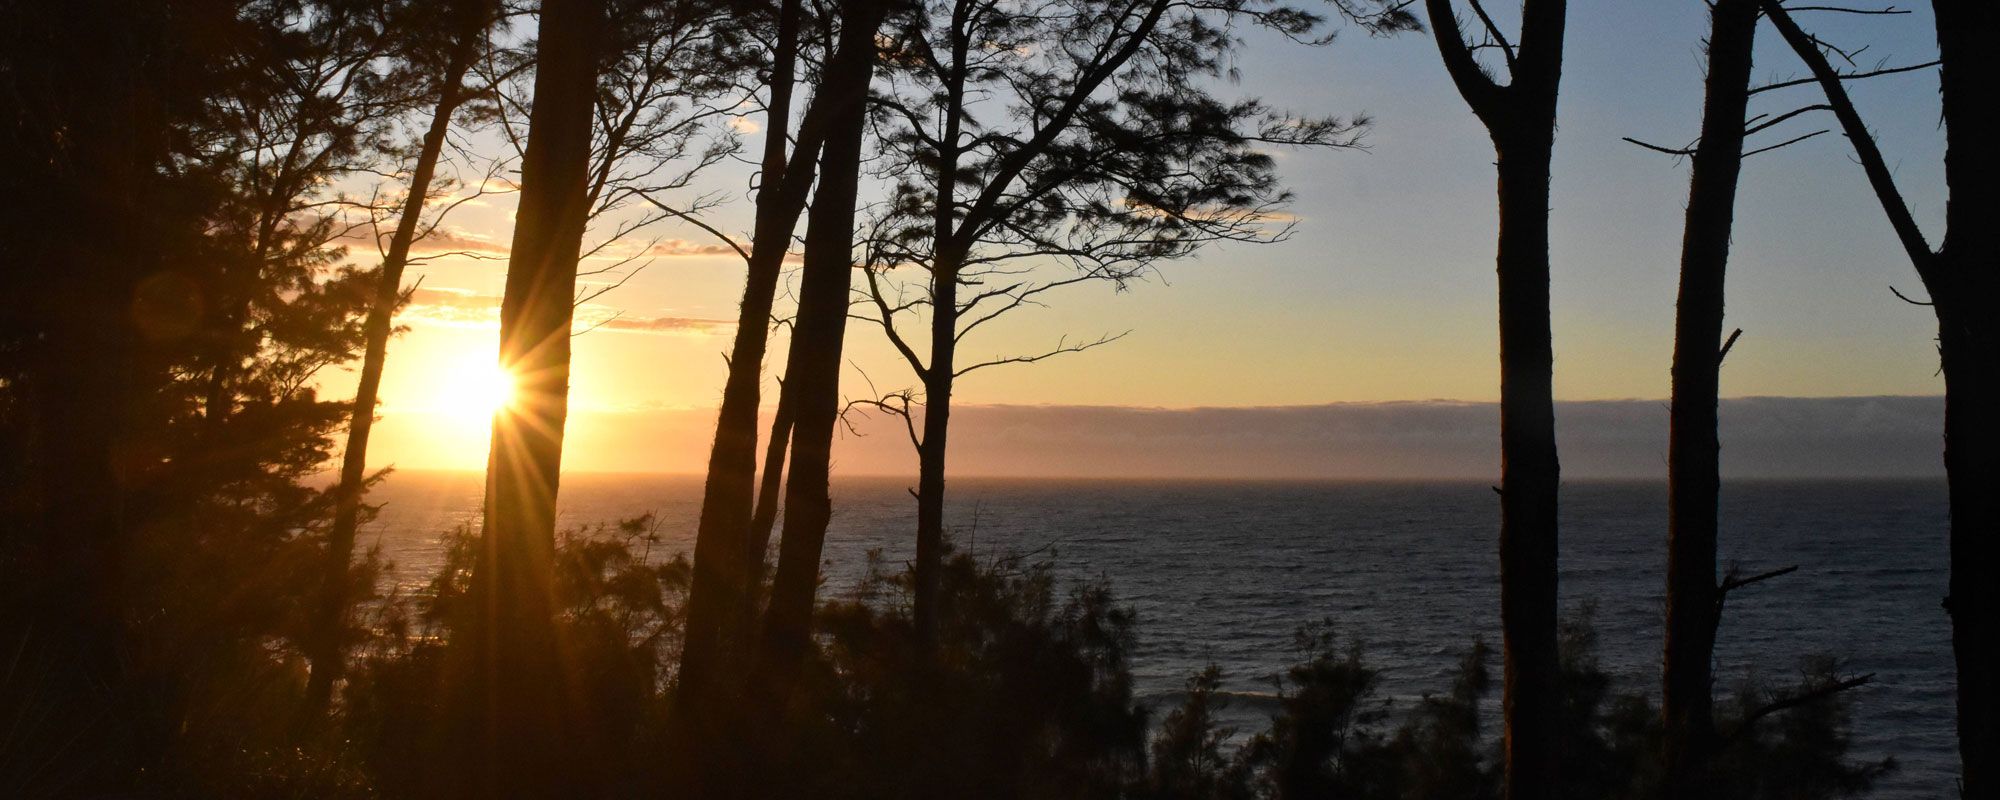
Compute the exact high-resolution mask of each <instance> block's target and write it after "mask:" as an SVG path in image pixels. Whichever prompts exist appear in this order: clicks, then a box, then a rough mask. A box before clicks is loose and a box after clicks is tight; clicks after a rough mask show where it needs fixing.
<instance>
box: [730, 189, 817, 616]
mask: <svg viewBox="0 0 2000 800" xmlns="http://www.w3.org/2000/svg"><path fill="white" fill-rule="evenodd" d="M806 224H807V226H808V228H807V232H806V236H807V238H808V239H810V238H811V236H812V232H811V227H810V226H811V224H812V223H811V222H810V221H808V222H807V223H806ZM807 248H808V250H810V248H811V244H810V242H808V244H807ZM808 258H810V256H808ZM801 291H803V289H802V290H801ZM799 302H800V304H801V305H803V304H804V302H805V301H804V299H803V298H801V299H800V301H799ZM798 330H799V329H798V324H797V322H796V321H794V323H793V325H792V335H793V336H794V337H797V336H798ZM793 341H794V344H793V345H792V346H793V347H794V348H796V347H797V346H798V345H797V344H796V342H797V339H796V338H794V340H793ZM785 370H786V371H785V376H786V378H785V379H786V381H787V383H786V384H785V385H784V386H781V387H779V389H778V410H777V412H776V413H774V414H773V415H772V416H771V441H770V442H768V443H766V444H765V446H764V479H763V480H762V481H761V482H759V483H758V485H757V510H756V511H755V512H754V513H752V514H751V515H750V540H749V541H748V542H746V545H747V546H746V547H744V549H743V558H744V563H745V565H746V566H748V567H749V575H748V576H747V577H746V578H745V579H744V581H743V597H744V607H745V609H746V612H745V613H746V615H747V616H745V617H744V619H745V620H746V624H747V620H750V619H753V618H754V617H755V614H754V613H752V612H751V611H749V610H748V609H750V607H751V606H753V605H755V603H754V602H753V601H754V599H755V597H756V593H757V588H758V584H761V583H763V581H764V554H765V551H767V550H769V549H770V548H771V531H772V529H774V528H776V527H777V524H778V494H779V493H780V492H783V491H784V490H785V447H786V446H787V445H789V444H791V441H792V417H793V416H794V412H795V407H796V406H797V405H798V403H797V401H796V400H794V399H793V398H792V388H791V384H790V380H791V374H792V373H791V368H790V367H789V366H787V367H786V368H785Z"/></svg>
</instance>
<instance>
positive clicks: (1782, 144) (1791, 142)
mask: <svg viewBox="0 0 2000 800" xmlns="http://www.w3.org/2000/svg"><path fill="white" fill-rule="evenodd" d="M1826 132H1827V130H1826V129H1825V128H1821V129H1819V130H1816V131H1813V132H1812V133H1808V134H1806V135H1804V136H1795V137H1792V138H1790V139H1786V140H1784V141H1782V142H1779V143H1777V144H1774V145H1770V146H1768V147H1759V148H1757V149H1755V150H1745V151H1743V157H1744V158H1749V157H1751V156H1754V155H1756V154H1758V153H1769V152H1771V151H1772V150H1776V149H1778V148H1780V147H1788V146H1791V145H1795V144H1798V143H1799V142H1803V141H1805V140H1807V139H1811V138H1813V137H1814V136H1818V135H1820V134H1822V133H1826Z"/></svg>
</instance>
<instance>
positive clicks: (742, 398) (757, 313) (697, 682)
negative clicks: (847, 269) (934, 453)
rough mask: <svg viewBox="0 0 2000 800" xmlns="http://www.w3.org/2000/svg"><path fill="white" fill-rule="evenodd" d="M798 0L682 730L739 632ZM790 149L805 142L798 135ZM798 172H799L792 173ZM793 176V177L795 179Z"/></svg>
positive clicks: (707, 522) (690, 622) (698, 552)
mask: <svg viewBox="0 0 2000 800" xmlns="http://www.w3.org/2000/svg"><path fill="white" fill-rule="evenodd" d="M799 17H800V5H799V0H784V2H783V4H782V6H781V7H780V9H779V16H778V20H779V21H778V49H777V52H776V54H775V58H774V60H773V64H772V68H771V99H770V105H769V114H768V115H767V122H766V124H767V126H768V128H769V130H768V132H767V138H766V140H765V148H764V159H763V166H764V171H763V176H762V181H763V182H762V185H760V186H759V187H758V191H757V217H756V222H755V224H754V226H753V229H752V233H751V235H752V237H753V241H752V242H751V249H750V258H749V259H748V262H749V263H748V264H747V267H748V276H747V278H746V279H745V282H744V287H743V303H742V306H741V308H740V311H739V314H738V316H737V322H736V340H735V342H734V344H733V345H732V347H731V349H730V355H729V375H728V378H727V380H726V382H725V383H724V385H723V390H722V408H721V410H720V411H719V412H718V414H717V415H716V422H715V442H714V444H713V446H712V447H711V448H710V450H709V456H708V478H707V482H706V483H705V484H704V486H703V490H702V502H701V519H700V521H699V523H697V526H696V530H695V544H694V575H693V577H692V582H691V585H690V587H689V590H688V601H687V623H686V629H685V633H684V637H683V644H682V646H681V662H680V674H679V686H678V687H677V689H676V691H675V693H674V717H675V719H676V723H675V725H676V727H677V728H679V729H680V730H682V731H684V732H686V733H687V734H688V736H692V737H710V736H713V735H714V731H715V729H716V727H717V725H718V723H719V720H718V719H715V718H714V716H715V715H714V714H713V713H711V709H712V708H713V707H714V706H716V705H718V704H719V703H720V701H721V700H722V697H721V695H724V694H726V692H725V691H724V687H722V686H721V685H720V684H719V678H720V676H721V675H723V674H726V673H727V672H728V670H727V669H726V665H725V664H724V661H725V659H726V653H727V652H728V651H730V650H734V649H736V648H734V647H733V645H734V644H735V643H736V642H735V639H736V638H737V637H738V636H739V635H740V632H739V631H735V630H731V625H730V623H731V622H732V621H738V618H739V617H740V616H741V615H740V614H738V613H737V612H738V611H740V610H741V608H742V599H741V598H739V597H737V593H738V592H739V591H740V590H742V588H743V587H744V585H745V576H746V575H747V574H748V572H749V570H748V569H746V568H745V562H746V561H747V558H746V551H747V550H748V544H747V542H746V540H747V539H748V535H749V530H750V517H751V513H752V508H751V506H752V504H753V503H754V502H755V497H754V494H755V491H756V478H757V404H758V396H759V390H760V387H759V384H760V382H761V381H762V378H763V366H764V351H765V347H766V345H767V344H768V342H769V339H770V329H771V304H772V301H773V299H774V295H775V294H776V292H777V287H778V276H779V272H780V271H781V269H782V268H783V266H784V260H785V254H786V253H787V252H789V250H790V249H791V241H792V229H793V228H794V227H796V226H797V224H798V218H799V213H800V212H801V211H803V210H804V206H805V186H806V185H810V184H811V182H812V172H813V169H812V164H811V163H810V162H809V161H808V162H807V163H804V164H801V163H798V162H799V159H798V153H796V152H795V153H793V154H792V156H790V157H789V158H788V157H787V155H786V152H785V145H786V137H785V136H784V135H783V134H784V132H785V131H788V130H790V129H791V98H792V91H793V82H794V70H795V69H796V61H797V55H798V40H799ZM799 149H800V150H806V149H807V148H806V147H805V146H804V143H803V142H801V146H800V148H799ZM800 173H803V174H802V175H801V174H800ZM801 181H803V185H801Z"/></svg>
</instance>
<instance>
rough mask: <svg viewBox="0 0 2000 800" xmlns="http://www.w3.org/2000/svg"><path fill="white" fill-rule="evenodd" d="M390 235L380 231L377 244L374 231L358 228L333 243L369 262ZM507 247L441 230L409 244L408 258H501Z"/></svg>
mask: <svg viewBox="0 0 2000 800" xmlns="http://www.w3.org/2000/svg"><path fill="white" fill-rule="evenodd" d="M392 233H394V228H387V227H385V228H383V229H381V231H380V232H379V234H380V236H381V239H380V240H379V241H378V240H377V239H376V236H377V234H378V232H377V231H376V230H374V229H372V228H369V227H367V226H361V227H356V228H353V229H350V230H348V231H346V233H345V234H344V235H343V236H341V237H340V238H339V239H337V240H336V241H335V242H334V243H335V244H339V245H344V246H346V247H349V248H352V251H351V253H352V252H358V253H360V254H362V257H364V258H373V257H375V255H376V254H378V253H380V252H381V250H384V249H387V248H388V246H389V236H390V235H391V234H392ZM509 247H510V244H509V243H508V242H503V241H499V240H496V239H494V238H492V237H490V236H486V235H484V234H479V233H473V232H471V231H467V230H463V229H460V228H449V227H441V228H438V229H436V230H433V231H431V232H430V235H428V236H425V237H424V238H422V239H418V240H416V241H414V242H411V243H410V254H411V255H437V254H440V253H470V254H474V255H480V256H504V255H507V253H508V251H509Z"/></svg>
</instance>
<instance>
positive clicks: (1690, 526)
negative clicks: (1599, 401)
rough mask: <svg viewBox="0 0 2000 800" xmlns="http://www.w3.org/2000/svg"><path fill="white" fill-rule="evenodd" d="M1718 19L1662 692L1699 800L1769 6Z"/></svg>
mask: <svg viewBox="0 0 2000 800" xmlns="http://www.w3.org/2000/svg"><path fill="white" fill-rule="evenodd" d="M1709 16H1710V23H1711V25H1710V31H1709V37H1708V88H1707V98H1706V100H1704V102H1703V105H1702V124H1701V141H1700V144H1699V145H1698V146H1697V147H1696V149H1695V155H1694V165H1693V170H1692V174H1691V176H1690V178H1689V182H1688V206H1687V224H1686V228H1685V230H1684V232H1683V234H1682V240H1681V289H1680V303H1679V305H1678V307H1677V311H1676V315H1675V318H1674V367H1673V400H1672V410H1671V412H1670V415H1671V425H1672V432H1671V436H1670V442H1669V445H1668V451H1667V483H1668V489H1667V494H1668V510H1667V514H1668V521H1667V613H1666V646H1665V650H1666V652H1665V656H1664V659H1663V662H1662V663H1663V664H1664V668H1663V669H1662V674H1661V692H1660V713H1661V719H1662V722H1663V723H1664V726H1665V741H1664V751H1663V753H1662V758H1663V764H1664V767H1665V775H1666V790H1667V796H1668V797H1670V798H1688V799H1689V800H1698V798H1702V797H1707V796H1709V795H1710V794H1711V793H1712V792H1711V791H1710V789H1709V788H1708V784H1707V782H1706V780H1704V775H1705V773H1706V766H1707V763H1708V759H1709V758H1710V757H1711V756H1712V754H1713V752H1714V748H1715V745H1716V740H1715V725H1714V699H1713V683H1714V676H1713V675H1711V674H1710V663H1711V661H1712V659H1713V657H1714V651H1715V635H1716V628H1717V626H1718V624H1719V622H1720V620H1719V613H1720V611H1721V596H1720V591H1719V589H1718V588H1717V586H1716V582H1715V550H1716V530H1717V524H1716V514H1717V511H1716V509H1717V503H1718V501H1719V497H1720V493H1721V477H1720V472H1719V470H1720V447H1721V445H1720V443H1719V442H1718V441H1717V439H1716V404H1717V401H1718V397H1719V395H1720V391H1721V387H1720V377H1721V376H1720V371H1721V367H1722V361H1721V356H1720V350H1721V347H1722V318H1723V297H1724V295H1723V289H1724V282H1723V277H1724V274H1725V271H1726V270H1727V268H1728V265H1729V236H1730V230H1731V228H1732V226H1733V224H1734V219H1735V211H1736V183H1737V176H1738V174H1739V173H1740V172H1741V167H1742V164H1743V136H1744V134H1743V126H1744V115H1745V111H1746V109H1747V108H1748V106H1749V101H1750V95H1749V88H1750V67H1751V46H1752V44H1753V43H1754V41H1755V35H1756V31H1757V16H1758V11H1757V3H1756V0H1719V2H1717V3H1716V5H1715V6H1714V7H1713V9H1712V10H1711V11H1710V14H1709Z"/></svg>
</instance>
